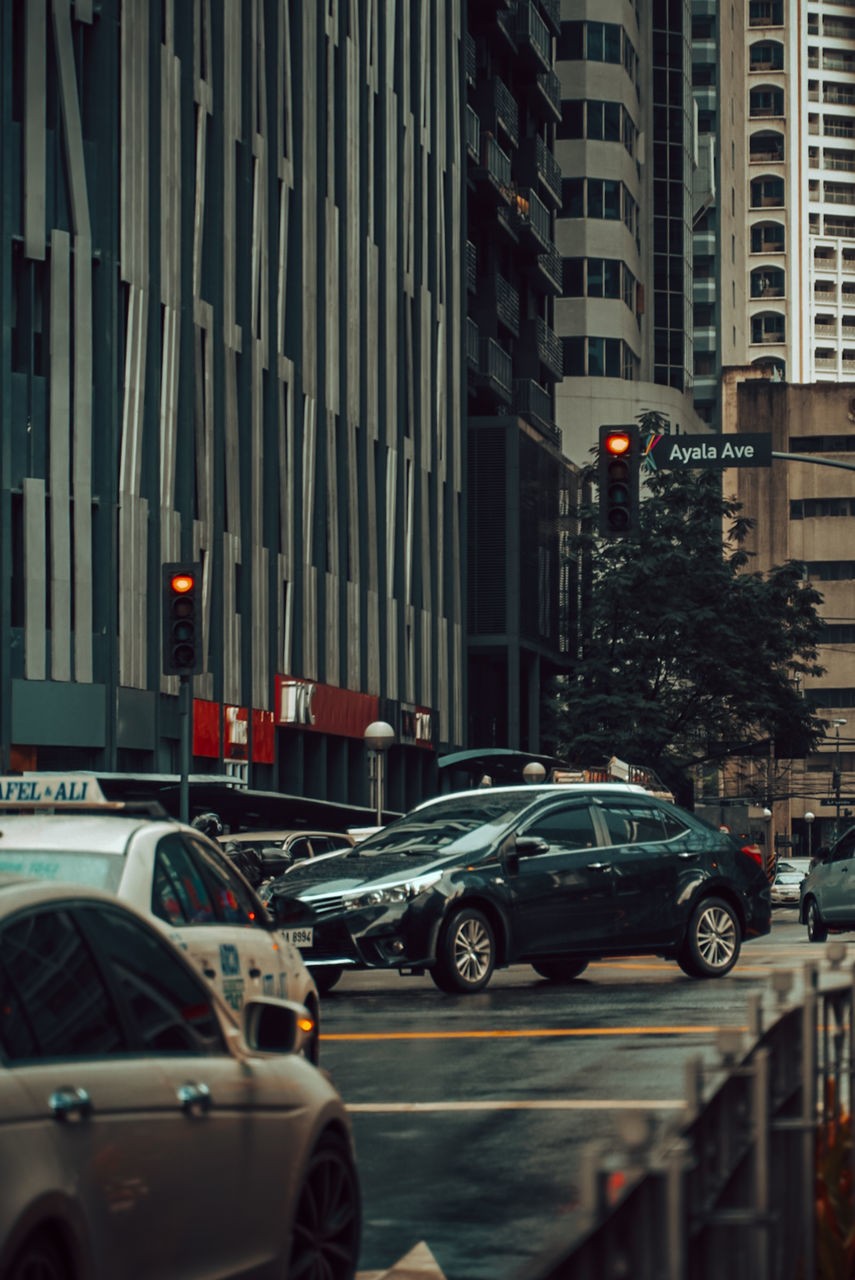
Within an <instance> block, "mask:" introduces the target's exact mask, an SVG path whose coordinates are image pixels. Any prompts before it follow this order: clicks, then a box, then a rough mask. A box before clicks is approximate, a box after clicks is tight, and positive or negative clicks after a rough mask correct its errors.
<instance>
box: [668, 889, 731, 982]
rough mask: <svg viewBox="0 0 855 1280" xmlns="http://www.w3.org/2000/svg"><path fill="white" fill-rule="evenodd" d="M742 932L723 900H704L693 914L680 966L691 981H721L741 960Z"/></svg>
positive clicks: (681, 953)
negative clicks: (713, 979) (708, 979)
mask: <svg viewBox="0 0 855 1280" xmlns="http://www.w3.org/2000/svg"><path fill="white" fill-rule="evenodd" d="M740 934H741V931H740V928H739V920H738V919H737V917H736V912H735V911H734V909H733V907H731V906H730V904H729V903H728V902H725V901H724V899H723V898H704V899H703V900H702V901H701V902H699V903H698V905H697V906H696V907H695V909H694V911H693V912H692V918H691V920H690V921H689V928H688V931H687V933H686V940H685V942H684V943H683V949H682V951H681V952H680V954H679V955H678V956H677V963H678V964H679V966H680V968H681V969H682V970H683V972H684V973H687V974H688V975H689V977H690V978H722V977H724V975H725V974H726V973H729V972H730V970H731V969H732V968H733V966H734V965H735V964H736V961H737V960H738V959H739V948H740V943H741V936H740Z"/></svg>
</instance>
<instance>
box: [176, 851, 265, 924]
mask: <svg viewBox="0 0 855 1280" xmlns="http://www.w3.org/2000/svg"><path fill="white" fill-rule="evenodd" d="M187 844H188V845H189V846H190V851H191V855H192V858H193V861H194V863H195V865H196V866H197V867H198V869H199V874H200V875H201V876H202V878H203V879H204V881H205V883H206V884H207V886H208V890H209V893H210V896H211V900H212V902H213V904H214V912H215V914H216V916H217V919H218V920H221V921H222V922H223V923H224V924H255V923H257V922H258V918H259V913H258V911H257V909H256V903H255V900H254V899H253V897H252V894H251V893H250V891H249V890H248V889H247V887H246V885H245V884H244V882H243V880H241V878H240V876H237V875H235V873H234V871H233V870H232V868H231V867H230V866H229V863H228V862H227V861H226V859H225V856H224V855H221V854H219V853H218V852H217V851H216V850H214V851H213V852H212V851H211V850H210V849H209V848H208V847H207V845H205V844H203V843H202V841H201V840H193V839H192V838H191V837H189V836H188V837H187Z"/></svg>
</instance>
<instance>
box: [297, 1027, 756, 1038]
mask: <svg viewBox="0 0 855 1280" xmlns="http://www.w3.org/2000/svg"><path fill="white" fill-rule="evenodd" d="M724 1030H727V1031H747V1030H748V1028H747V1027H726V1028H725V1027H718V1026H701V1027H692V1026H688V1027H534V1028H529V1029H527V1030H526V1029H520V1030H510V1031H507V1030H497V1031H322V1032H321V1039H322V1040H502V1039H522V1038H524V1037H527V1036H687V1035H689V1036H697V1035H717V1034H718V1032H719V1031H724Z"/></svg>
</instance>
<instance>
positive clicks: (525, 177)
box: [514, 135, 561, 209]
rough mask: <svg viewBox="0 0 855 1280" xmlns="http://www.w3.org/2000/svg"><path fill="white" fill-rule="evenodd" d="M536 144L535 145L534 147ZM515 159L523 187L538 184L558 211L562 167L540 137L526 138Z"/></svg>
mask: <svg viewBox="0 0 855 1280" xmlns="http://www.w3.org/2000/svg"><path fill="white" fill-rule="evenodd" d="M532 144H534V145H532ZM514 159H515V166H514V168H515V172H516V177H517V179H518V181H519V183H520V185H521V186H524V187H534V186H537V185H538V184H539V185H540V188H541V190H542V191H543V192H544V193H545V194H546V195H548V196H549V198H550V200H551V201H552V204H553V206H554V207H555V208H556V209H557V208H558V207H559V205H560V204H561V166H560V165H559V163H558V161H557V160H556V159H555V156H554V155H553V154H552V152H551V151H550V150H549V147H548V146H547V145H546V143H545V142H544V141H543V138H541V137H540V136H539V135H538V136H537V137H535V138H524V139H523V145H522V147H521V148H520V150H519V151H518V152H517V154H516V156H515V157H514Z"/></svg>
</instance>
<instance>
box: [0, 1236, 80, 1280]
mask: <svg viewBox="0 0 855 1280" xmlns="http://www.w3.org/2000/svg"><path fill="white" fill-rule="evenodd" d="M4 1275H5V1277H6V1280H68V1268H67V1266H66V1265H65V1262H64V1261H63V1258H62V1254H61V1253H60V1251H59V1249H58V1248H57V1247H56V1245H55V1244H54V1242H53V1241H52V1240H50V1239H48V1238H47V1237H46V1236H33V1237H32V1238H31V1239H30V1240H27V1241H26V1243H25V1244H24V1245H23V1246H22V1248H21V1249H20V1250H19V1251H18V1253H17V1254H16V1255H15V1259H14V1261H13V1262H12V1265H11V1267H10V1268H9V1270H8V1271H6V1272H4Z"/></svg>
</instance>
